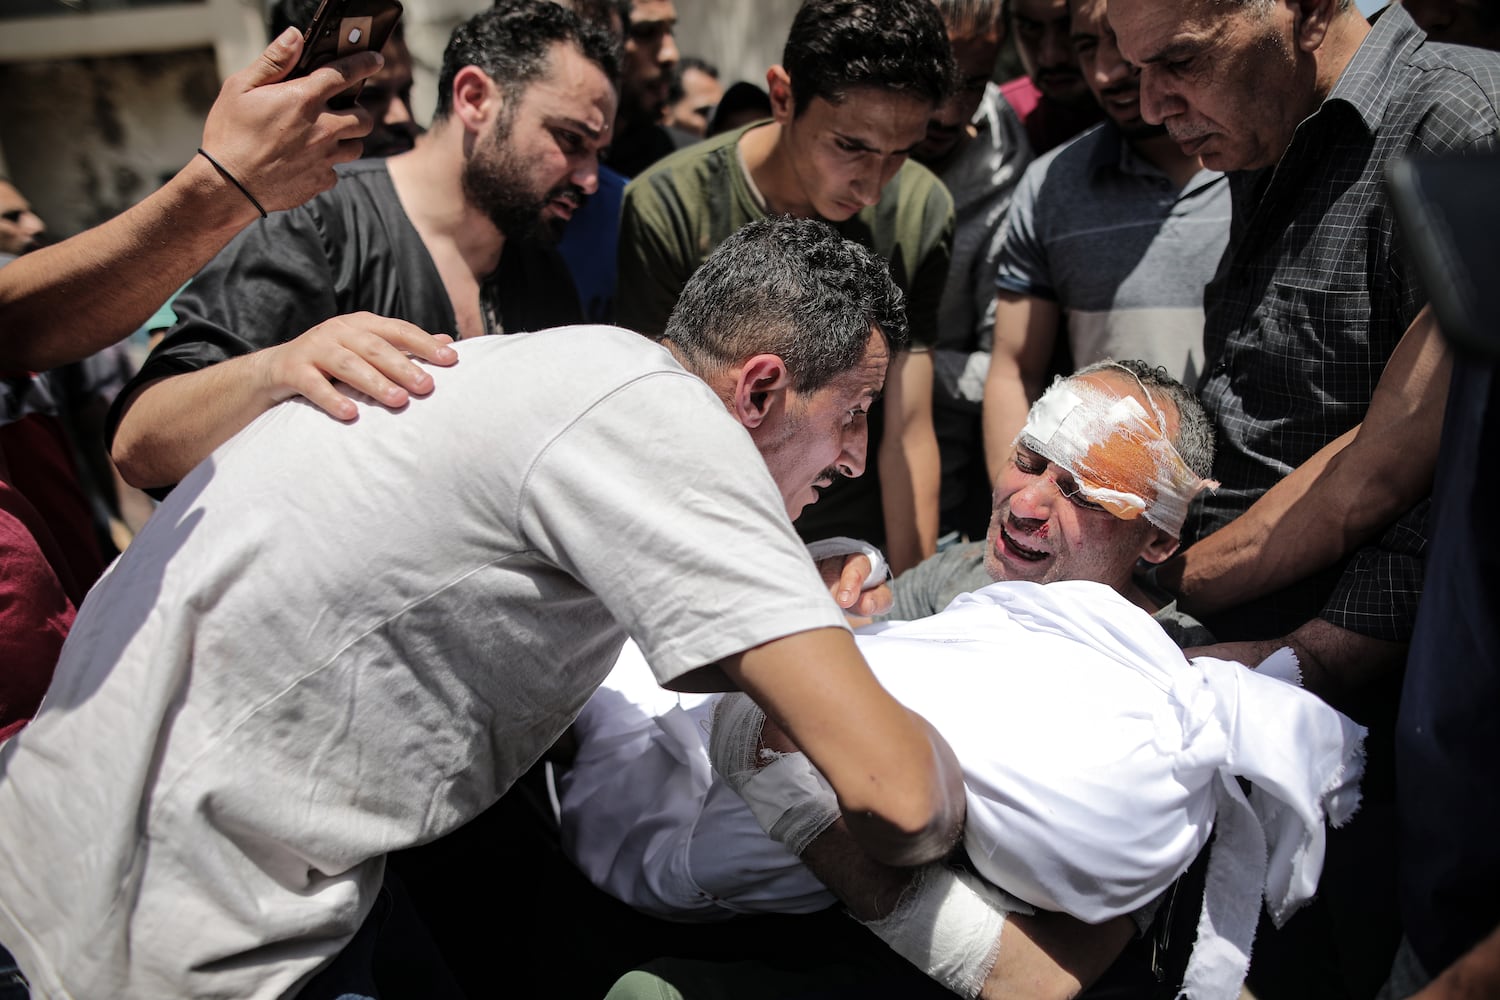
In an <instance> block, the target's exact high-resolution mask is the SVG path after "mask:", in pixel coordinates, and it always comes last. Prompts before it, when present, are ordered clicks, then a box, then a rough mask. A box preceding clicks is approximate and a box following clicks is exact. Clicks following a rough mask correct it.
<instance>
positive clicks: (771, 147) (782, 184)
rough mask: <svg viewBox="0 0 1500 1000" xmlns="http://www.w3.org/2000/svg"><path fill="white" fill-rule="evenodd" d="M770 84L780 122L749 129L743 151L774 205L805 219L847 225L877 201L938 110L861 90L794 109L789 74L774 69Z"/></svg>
mask: <svg viewBox="0 0 1500 1000" xmlns="http://www.w3.org/2000/svg"><path fill="white" fill-rule="evenodd" d="M767 82H768V83H769V85H770V93H771V113H772V116H773V119H774V120H773V121H772V122H771V123H770V124H767V125H763V126H760V127H759V128H753V129H751V130H750V131H748V132H746V133H745V134H744V135H743V136H742V137H741V138H740V150H741V152H742V153H743V155H744V157H745V163H746V165H747V166H748V167H749V169H750V175H751V178H752V179H753V180H754V181H755V185H756V187H757V188H759V189H760V192H761V194H762V195H764V196H765V198H766V200H767V202H768V203H769V205H770V208H771V210H772V211H773V212H778V213H782V214H786V215H794V216H798V217H800V218H821V219H826V220H828V221H830V222H842V221H844V220H845V219H848V218H849V217H851V216H853V215H855V214H856V213H858V212H859V211H861V210H862V209H864V208H867V207H869V206H870V205H874V204H875V203H876V202H878V201H879V200H880V192H881V190H882V189H883V188H884V187H885V185H886V183H887V182H888V181H889V180H890V179H891V178H892V177H894V176H895V174H896V171H897V170H900V169H901V165H902V164H903V163H905V162H906V158H907V157H908V156H910V155H911V154H912V151H913V150H915V149H916V148H917V146H918V145H919V144H920V143H921V142H922V139H923V137H924V136H926V134H927V119H928V118H929V117H930V116H931V114H932V111H933V104H932V103H931V102H930V101H926V100H923V99H921V98H917V97H912V96H910V95H907V94H898V93H894V92H892V91H889V90H881V89H876V88H871V87H858V88H855V89H853V90H850V91H848V92H847V93H846V94H845V95H844V98H843V100H842V101H840V102H839V103H838V104H833V103H831V102H829V101H828V100H826V99H824V98H821V97H814V98H812V99H811V100H810V101H808V102H807V106H806V107H805V108H804V109H803V110H802V113H801V114H794V113H793V110H792V97H791V86H790V81H789V80H788V78H787V76H786V71H785V70H783V69H782V68H781V67H780V66H773V67H771V71H770V73H769V74H768V75H767Z"/></svg>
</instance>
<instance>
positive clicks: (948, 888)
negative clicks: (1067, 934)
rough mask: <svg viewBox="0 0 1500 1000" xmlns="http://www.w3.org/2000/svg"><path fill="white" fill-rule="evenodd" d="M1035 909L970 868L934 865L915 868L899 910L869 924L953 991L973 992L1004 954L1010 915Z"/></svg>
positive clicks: (974, 994) (896, 951)
mask: <svg viewBox="0 0 1500 1000" xmlns="http://www.w3.org/2000/svg"><path fill="white" fill-rule="evenodd" d="M1034 912H1035V910H1034V909H1033V908H1032V907H1031V906H1028V905H1027V904H1025V903H1023V902H1021V901H1020V900H1019V899H1016V898H1015V897H1013V896H1011V895H1009V894H1008V893H1005V892H1002V891H1001V890H999V889H997V888H995V887H994V886H993V885H990V884H989V883H988V882H986V881H984V879H982V878H980V877H979V876H977V875H974V874H973V873H971V872H967V871H963V870H961V869H956V868H949V867H948V866H947V865H943V864H933V865H927V866H925V867H922V868H919V869H917V870H916V871H915V872H914V873H913V877H912V884H911V885H910V886H909V887H908V888H907V890H906V891H905V892H903V893H902V894H901V899H900V900H899V901H898V902H897V903H896V908H895V909H894V910H892V911H891V912H890V913H889V914H888V915H886V916H884V917H882V918H881V919H879V920H872V921H867V922H865V926H866V927H868V928H870V930H872V931H874V932H875V935H876V936H877V937H879V938H880V939H881V940H882V941H884V942H885V943H886V944H887V945H889V946H890V948H891V950H892V951H894V952H895V953H896V954H898V955H900V956H901V957H902V958H904V959H906V960H907V961H908V962H910V963H911V964H913V965H915V966H916V967H917V968H919V969H921V970H922V971H923V972H925V973H927V975H929V976H931V977H932V978H933V979H935V980H937V981H938V982H940V983H942V984H943V985H944V986H946V987H947V988H948V989H950V990H952V991H953V992H954V993H957V994H958V995H959V996H962V997H974V996H978V995H979V990H980V988H981V987H983V986H984V980H985V977H986V976H988V975H989V974H990V969H991V968H993V967H994V965H995V959H996V958H998V957H999V955H1000V932H1001V930H1002V929H1003V928H1004V926H1005V916H1006V914H1008V913H1034Z"/></svg>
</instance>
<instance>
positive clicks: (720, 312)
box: [664, 0, 925, 392]
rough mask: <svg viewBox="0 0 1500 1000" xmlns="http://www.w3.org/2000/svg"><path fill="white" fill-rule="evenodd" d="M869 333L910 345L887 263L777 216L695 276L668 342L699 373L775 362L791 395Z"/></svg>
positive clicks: (820, 380)
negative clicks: (759, 360) (756, 360)
mask: <svg viewBox="0 0 1500 1000" xmlns="http://www.w3.org/2000/svg"><path fill="white" fill-rule="evenodd" d="M923 2H925V0H923ZM871 328H874V329H876V330H879V331H880V333H881V335H882V336H883V337H884V338H885V342H886V347H887V348H888V349H889V351H890V352H891V354H892V355H894V354H895V353H896V352H897V351H899V350H901V349H902V348H903V347H905V346H906V340H907V326H906V307H905V303H904V296H903V295H902V294H901V289H899V288H897V287H896V283H895V282H894V281H892V280H891V273H890V270H889V268H887V267H886V265H885V263H884V262H883V261H882V260H881V259H880V258H879V257H877V256H876V255H875V254H873V253H871V252H870V251H869V250H867V249H865V248H864V247H862V246H860V245H859V244H858V243H854V242H852V241H850V240H847V239H845V238H844V237H842V236H840V235H839V234H838V233H836V232H835V231H834V230H833V229H832V228H831V227H829V226H828V224H827V223H824V222H819V221H817V220H816V219H794V218H792V217H790V216H784V215H779V216H771V217H770V218H766V219H760V220H758V221H756V222H752V223H750V224H749V225H747V226H744V227H743V228H741V229H740V230H739V231H738V232H736V233H734V235H732V236H730V237H729V239H727V240H725V241H724V242H723V243H721V244H719V246H718V248H717V249H716V250H714V252H713V253H712V254H710V255H709V257H708V259H707V260H705V261H704V262H703V264H702V265H701V266H700V267H699V268H698V270H696V271H694V272H693V275H692V277H690V278H689V279H688V283H687V286H686V287H685V288H683V290H682V295H681V296H680V297H679V298H678V299H677V305H676V306H675V307H674V308H673V310H672V315H671V316H670V317H668V319H667V330H666V333H665V334H664V339H665V340H668V341H671V343H672V344H673V345H674V346H675V347H676V348H677V350H678V352H679V355H680V356H681V357H682V359H683V361H684V363H685V364H687V365H688V366H689V367H690V368H692V369H694V370H695V371H697V372H698V373H700V374H703V373H706V372H709V371H712V370H715V369H718V368H724V367H728V366H731V365H737V364H740V363H741V362H743V361H745V360H746V359H748V358H751V357H753V356H755V355H757V354H774V355H776V356H777V357H779V358H781V360H782V361H784V362H786V367H787V373H788V375H789V376H790V377H791V380H792V386H793V388H795V389H796V390H797V391H798V392H814V391H816V390H818V389H821V388H823V387H824V386H825V385H827V384H829V383H830V382H832V381H833V380H834V379H836V378H837V377H838V376H840V375H842V374H843V373H844V372H847V371H849V370H851V369H852V368H854V367H855V366H856V365H858V364H859V363H860V361H861V360H863V358H864V356H865V348H866V346H867V345H868V343H869V340H870V331H871Z"/></svg>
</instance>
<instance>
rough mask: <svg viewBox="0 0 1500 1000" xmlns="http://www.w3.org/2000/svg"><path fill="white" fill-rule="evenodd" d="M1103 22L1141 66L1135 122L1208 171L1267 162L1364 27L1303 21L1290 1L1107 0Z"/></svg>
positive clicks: (1327, 85) (1302, 12)
mask: <svg viewBox="0 0 1500 1000" xmlns="http://www.w3.org/2000/svg"><path fill="white" fill-rule="evenodd" d="M1109 20H1110V23H1111V24H1112V25H1113V26H1114V29H1115V34H1116V38H1117V39H1118V42H1119V48H1120V53H1121V54H1122V55H1123V56H1124V57H1125V58H1126V59H1128V60H1129V61H1130V62H1131V63H1134V64H1135V65H1137V66H1139V67H1141V75H1140V90H1141V116H1142V117H1143V118H1144V119H1145V120H1146V121H1148V122H1151V123H1153V124H1163V125H1165V126H1166V128H1167V131H1168V132H1169V133H1170V134H1171V136H1172V138H1173V139H1174V140H1175V141H1176V142H1177V144H1178V146H1179V147H1180V148H1181V149H1182V151H1183V153H1185V154H1186V155H1188V156H1197V157H1200V158H1201V159H1202V161H1203V165H1204V166H1206V167H1209V168H1210V169H1214V170H1251V169H1257V168H1260V167H1269V166H1272V165H1273V164H1275V163H1276V162H1277V161H1278V160H1279V159H1280V158H1281V155H1282V154H1283V153H1284V152H1286V148H1287V146H1288V145H1289V144H1290V143H1291V139H1292V134H1293V133H1294V132H1295V130H1296V127H1297V125H1298V123H1299V122H1301V121H1302V120H1303V119H1304V118H1306V117H1308V116H1309V115H1311V114H1312V113H1313V112H1314V111H1316V110H1317V108H1318V105H1319V104H1320V103H1321V102H1322V100H1323V98H1324V97H1325V96H1326V95H1327V93H1328V92H1329V91H1330V90H1331V89H1332V86H1333V83H1334V82H1335V81H1336V80H1337V78H1338V73H1339V72H1341V71H1342V69H1343V67H1344V65H1346V64H1347V61H1348V58H1349V57H1350V56H1352V54H1353V51H1354V49H1355V48H1357V47H1358V42H1359V39H1361V38H1362V37H1363V34H1364V33H1365V32H1367V31H1368V25H1367V24H1365V21H1364V19H1363V18H1361V17H1359V16H1358V15H1357V14H1343V15H1341V16H1338V17H1336V18H1334V19H1333V20H1332V21H1329V20H1326V19H1320V18H1315V17H1309V16H1308V15H1307V11H1306V9H1305V8H1304V6H1303V5H1302V4H1300V3H1298V2H1297V0H1278V2H1275V3H1272V4H1270V5H1268V6H1265V7H1262V6H1260V5H1257V4H1244V5H1240V4H1220V3H1215V2H1213V0H1183V2H1182V3H1173V4H1163V3H1160V2H1159V0H1112V2H1111V4H1110V7H1109ZM1330 39H1336V43H1337V44H1332V45H1330V44H1329V40H1330ZM1320 50H1322V51H1320Z"/></svg>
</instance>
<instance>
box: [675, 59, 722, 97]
mask: <svg viewBox="0 0 1500 1000" xmlns="http://www.w3.org/2000/svg"><path fill="white" fill-rule="evenodd" d="M690 69H695V70H697V71H698V72H700V73H703V74H704V75H706V76H711V77H713V78H714V79H715V80H717V79H718V78H719V67H717V66H715V65H714V64H713V63H711V62H709V61H708V60H706V59H699V58H698V57H697V56H683V57H682V58H681V59H679V60H678V61H677V67H676V68H675V69H674V70H672V85H671V87H669V88H668V89H667V103H668V104H675V103H677V102H678V101H680V100H682V98H683V95H684V94H685V93H686V91H685V90H684V89H683V87H682V74H684V73H686V72H687V71H688V70H690Z"/></svg>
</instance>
